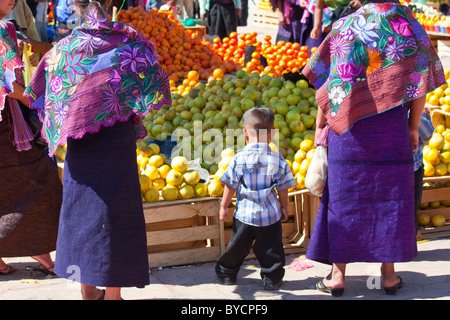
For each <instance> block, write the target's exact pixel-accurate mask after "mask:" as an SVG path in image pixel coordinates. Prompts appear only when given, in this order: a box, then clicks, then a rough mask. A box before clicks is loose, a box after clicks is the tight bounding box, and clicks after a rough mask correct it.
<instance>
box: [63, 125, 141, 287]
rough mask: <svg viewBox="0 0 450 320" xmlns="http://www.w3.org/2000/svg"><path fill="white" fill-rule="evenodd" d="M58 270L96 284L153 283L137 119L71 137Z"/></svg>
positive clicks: (64, 188)
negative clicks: (140, 176)
mask: <svg viewBox="0 0 450 320" xmlns="http://www.w3.org/2000/svg"><path fill="white" fill-rule="evenodd" d="M55 273H56V274H57V275H58V276H60V277H63V278H68V279H71V280H74V281H76V282H80V283H83V284H87V285H92V286H104V287H144V286H146V285H147V284H149V264H148V254H147V235H146V226H145V219H144V214H143V207H142V197H141V189H140V185H139V177H138V168H137V162H136V140H135V135H134V128H133V120H129V121H126V122H117V123H116V124H114V126H112V127H102V128H101V129H100V131H99V132H97V133H86V134H85V135H84V137H83V138H82V139H72V138H69V139H68V141H67V153H66V160H65V165H64V177H63V203H62V208H61V215H60V222H59V232H58V240H57V243H56V259H55Z"/></svg>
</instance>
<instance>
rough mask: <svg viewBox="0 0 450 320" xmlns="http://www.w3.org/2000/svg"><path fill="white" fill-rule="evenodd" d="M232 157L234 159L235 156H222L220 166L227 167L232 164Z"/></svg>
mask: <svg viewBox="0 0 450 320" xmlns="http://www.w3.org/2000/svg"><path fill="white" fill-rule="evenodd" d="M231 159H233V157H230V156H227V157H224V158H222V159H221V160H220V162H219V168H222V169H226V168H227V167H228V165H229V164H230V161H231Z"/></svg>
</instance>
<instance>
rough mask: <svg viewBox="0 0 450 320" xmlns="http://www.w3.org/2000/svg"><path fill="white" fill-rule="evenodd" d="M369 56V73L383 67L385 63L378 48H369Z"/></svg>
mask: <svg viewBox="0 0 450 320" xmlns="http://www.w3.org/2000/svg"><path fill="white" fill-rule="evenodd" d="M367 56H368V57H369V61H368V65H367V70H366V72H367V74H369V75H370V74H372V73H373V72H374V71H375V70H377V69H379V68H381V66H382V64H383V58H382V57H381V54H380V52H379V51H378V50H376V49H369V50H368V51H367Z"/></svg>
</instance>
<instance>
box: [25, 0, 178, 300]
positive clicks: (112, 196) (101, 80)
mask: <svg viewBox="0 0 450 320" xmlns="http://www.w3.org/2000/svg"><path fill="white" fill-rule="evenodd" d="M100 3H101V4H100ZM100 3H98V2H89V1H87V0H75V8H76V10H77V12H78V13H79V14H80V16H82V17H81V19H80V20H81V25H80V26H79V27H76V28H75V29H74V30H73V31H72V34H71V35H69V36H68V37H66V38H64V39H62V40H61V41H59V42H58V44H56V45H55V47H54V48H53V49H52V50H51V51H49V52H48V53H47V54H46V55H45V56H44V57H43V59H42V61H41V62H40V64H39V65H38V67H37V69H36V71H35V73H34V74H33V78H32V79H31V84H30V86H29V87H28V88H27V89H26V94H27V95H28V96H29V98H30V100H31V107H32V108H35V109H38V110H39V111H40V118H41V121H42V122H43V128H42V136H43V137H44V138H45V139H46V140H47V141H48V144H49V150H50V154H51V155H52V154H54V152H55V151H56V149H57V147H58V145H63V144H66V143H67V153H66V158H65V164H64V177H63V186H64V187H63V204H62V209H61V218H60V225H59V234H58V241H57V248H56V260H55V273H56V274H57V275H59V276H61V277H65V278H70V279H72V280H75V281H78V282H80V283H81V284H82V286H81V291H82V296H83V299H96V298H105V299H121V290H120V288H121V287H143V286H145V285H147V284H148V283H149V265H148V254H147V241H146V227H145V221H144V215H143V208H142V198H141V190H140V184H139V178H138V168H137V163H136V139H138V138H143V137H144V136H145V135H146V134H147V133H146V130H145V128H144V127H143V125H142V122H141V118H140V116H142V115H145V114H146V113H147V112H148V110H149V109H151V108H156V109H159V108H160V107H161V106H162V105H163V104H164V103H170V87H169V81H168V77H167V74H166V73H165V72H164V71H163V69H162V68H161V67H160V65H159V64H158V62H157V56H156V51H155V47H154V45H153V44H152V43H151V42H149V41H148V40H147V39H145V38H144V37H143V36H142V35H141V34H140V33H139V32H137V31H136V30H135V29H133V28H131V27H130V26H128V25H125V24H121V23H113V22H111V21H110V20H109V19H108V18H107V16H106V13H105V8H106V7H107V6H108V4H109V0H108V1H107V0H101V1H100ZM97 286H102V287H106V292H104V291H103V290H99V289H97Z"/></svg>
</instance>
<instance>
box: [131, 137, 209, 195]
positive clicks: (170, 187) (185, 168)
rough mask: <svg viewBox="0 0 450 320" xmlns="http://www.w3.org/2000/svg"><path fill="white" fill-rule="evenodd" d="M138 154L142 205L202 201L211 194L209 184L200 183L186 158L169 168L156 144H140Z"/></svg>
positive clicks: (176, 159)
mask: <svg viewBox="0 0 450 320" xmlns="http://www.w3.org/2000/svg"><path fill="white" fill-rule="evenodd" d="M137 152H138V153H137V163H138V167H139V183H140V185H141V192H142V201H143V202H148V203H151V202H157V201H159V200H161V199H162V200H165V201H173V200H177V199H191V198H195V197H197V198H202V197H206V196H207V195H208V189H207V186H206V184H204V183H201V182H200V175H199V173H198V172H197V171H195V170H189V162H188V160H187V159H186V158H185V157H182V156H177V157H174V158H172V159H171V162H170V165H169V164H167V163H166V156H165V155H164V154H162V153H160V148H159V146H158V145H157V144H149V145H147V144H138V148H137Z"/></svg>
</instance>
